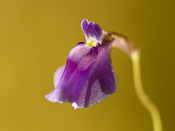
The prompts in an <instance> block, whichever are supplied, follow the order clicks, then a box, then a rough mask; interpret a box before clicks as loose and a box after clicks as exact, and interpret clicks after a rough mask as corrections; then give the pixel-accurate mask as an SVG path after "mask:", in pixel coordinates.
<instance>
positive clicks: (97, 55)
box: [45, 19, 117, 109]
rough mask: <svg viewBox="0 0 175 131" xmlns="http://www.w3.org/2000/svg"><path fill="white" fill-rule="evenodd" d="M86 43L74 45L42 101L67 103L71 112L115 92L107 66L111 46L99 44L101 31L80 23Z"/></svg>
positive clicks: (113, 81) (111, 71)
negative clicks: (70, 106) (52, 86)
mask: <svg viewBox="0 0 175 131" xmlns="http://www.w3.org/2000/svg"><path fill="white" fill-rule="evenodd" d="M81 28H82V30H83V31H84V34H85V37H86V43H84V42H80V43H78V44H77V45H76V46H75V47H74V48H73V49H72V50H71V51H70V53H69V55H68V59H67V63H66V65H65V66H62V67H61V68H59V69H58V70H57V71H56V73H55V75H54V85H55V87H56V88H55V89H54V90H53V91H52V92H50V93H49V94H47V95H46V96H45V97H46V99H48V100H49V101H51V102H59V103H62V102H71V103H72V106H73V107H74V109H77V108H85V107H89V106H92V105H94V104H97V103H99V102H100V101H102V100H103V99H105V98H107V97H108V96H110V95H111V94H113V93H114V92H115V91H116V89H117V82H116V76H115V73H114V70H113V67H112V64H111V59H110V51H111V46H112V43H111V42H103V41H102V37H103V31H102V29H101V27H100V26H99V25H98V24H96V23H94V22H88V20H87V19H84V20H82V22H81Z"/></svg>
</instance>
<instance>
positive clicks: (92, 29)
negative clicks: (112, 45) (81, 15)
mask: <svg viewBox="0 0 175 131" xmlns="http://www.w3.org/2000/svg"><path fill="white" fill-rule="evenodd" d="M81 28H82V30H83V32H84V34H85V37H86V41H88V40H91V41H95V42H98V43H100V44H101V42H102V34H103V32H102V29H101V27H100V26H99V25H98V24H96V23H94V22H88V20H87V19H83V20H82V22H81Z"/></svg>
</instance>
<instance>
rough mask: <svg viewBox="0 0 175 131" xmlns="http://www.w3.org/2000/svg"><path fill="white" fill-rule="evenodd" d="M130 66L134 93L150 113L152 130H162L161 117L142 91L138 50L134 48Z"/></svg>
mask: <svg viewBox="0 0 175 131" xmlns="http://www.w3.org/2000/svg"><path fill="white" fill-rule="evenodd" d="M131 59H132V67H133V78H134V84H135V91H136V94H137V96H138V98H139V100H140V102H141V103H142V105H143V106H144V107H145V108H146V109H147V111H148V112H149V113H150V115H151V118H152V123H153V131H162V123H161V117H160V113H159V110H158V108H157V107H156V105H155V104H154V103H153V102H152V101H151V100H150V99H149V97H148V95H147V94H146V93H145V92H144V89H143V86H142V80H141V70H140V52H139V51H138V50H135V51H134V52H133V53H132V54H131Z"/></svg>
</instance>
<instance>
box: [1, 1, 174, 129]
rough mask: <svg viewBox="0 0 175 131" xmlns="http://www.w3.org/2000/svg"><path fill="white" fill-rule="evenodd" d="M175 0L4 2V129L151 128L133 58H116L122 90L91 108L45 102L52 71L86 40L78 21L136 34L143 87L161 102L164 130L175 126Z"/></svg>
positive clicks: (118, 55) (131, 35)
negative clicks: (137, 91)
mask: <svg viewBox="0 0 175 131" xmlns="http://www.w3.org/2000/svg"><path fill="white" fill-rule="evenodd" d="M174 5H175V1H174V0H166V1H164V0H106V1H104V0H88V1H82V0H75V1H73V0H72V1H68V0H67V1H66V0H0V130H1V131H51V130H54V131H98V130H99V131H151V130H152V122H151V118H150V115H149V114H148V112H147V111H146V110H145V109H144V108H143V106H142V105H141V104H140V102H139V101H138V99H137V97H136V95H135V91H134V86H133V78H132V68H131V67H132V66H131V60H130V58H129V57H128V56H127V55H125V54H124V53H123V52H122V51H120V50H118V49H112V53H111V57H112V62H113V67H114V68H115V71H116V74H117V79H118V90H117V92H116V93H115V94H114V95H112V96H110V97H109V98H108V99H106V100H104V101H102V102H101V103H99V104H97V105H95V106H93V107H90V108H86V109H81V110H74V109H73V107H72V106H71V104H70V103H64V104H58V103H51V102H49V101H47V100H46V99H45V97H44V95H45V94H47V93H49V92H50V91H52V90H53V88H54V86H53V74H54V72H55V70H56V69H57V68H58V67H59V66H62V65H63V64H65V63H66V60H67V56H68V53H69V51H70V50H71V48H73V47H74V46H75V45H76V43H77V42H79V41H85V38H84V35H83V32H82V30H81V28H80V22H81V20H82V19H83V18H88V19H89V20H90V21H95V22H96V23H98V24H100V25H101V26H102V28H103V29H104V30H107V31H115V32H119V33H122V34H125V35H126V36H128V37H129V38H131V39H132V40H133V41H134V42H135V43H136V45H137V46H138V47H139V48H140V49H141V53H142V59H141V66H142V79H143V84H144V88H145V91H146V92H147V93H148V94H149V96H150V97H151V98H152V100H153V101H154V103H156V104H157V106H158V107H159V110H160V113H161V116H162V121H163V128H164V131H174V130H175V126H174V122H175V113H174V111H175V105H174V102H175V101H174V100H175V86H174V82H175V79H174V78H175V69H174V67H175V58H174V57H175V53H174V52H175V51H174V50H175V43H174V41H175V36H174V35H175V17H174V12H175V6H174Z"/></svg>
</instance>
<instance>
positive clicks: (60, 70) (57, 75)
mask: <svg viewBox="0 0 175 131" xmlns="http://www.w3.org/2000/svg"><path fill="white" fill-rule="evenodd" d="M64 69H65V65H63V66H61V67H59V68H58V69H57V70H56V72H55V74H54V86H55V87H56V86H57V85H58V83H59V81H60V79H61V77H62V75H63V72H64Z"/></svg>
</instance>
